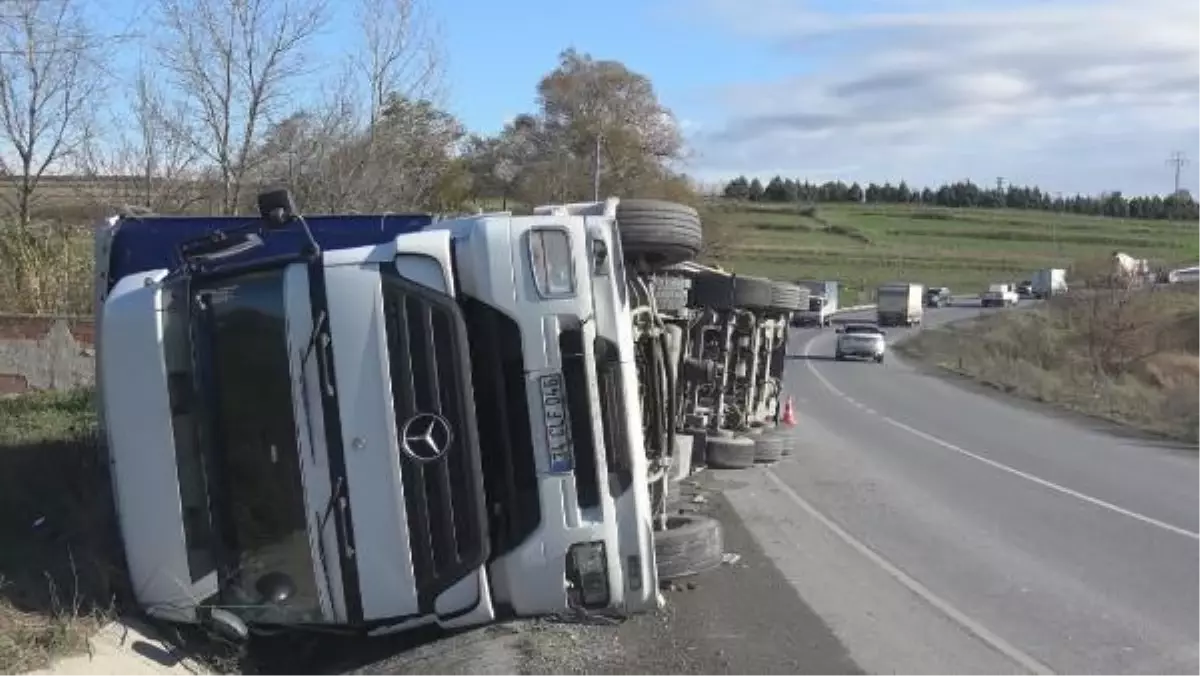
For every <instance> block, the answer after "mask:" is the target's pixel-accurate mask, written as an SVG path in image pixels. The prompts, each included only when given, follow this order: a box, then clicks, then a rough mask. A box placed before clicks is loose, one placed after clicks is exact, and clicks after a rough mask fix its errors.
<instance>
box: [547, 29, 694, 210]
mask: <svg viewBox="0 0 1200 676" xmlns="http://www.w3.org/2000/svg"><path fill="white" fill-rule="evenodd" d="M538 102H539V105H540V108H541V117H542V124H543V127H544V137H543V138H544V140H545V141H546V148H545V149H544V150H549V151H550V152H549V153H548V154H549V155H550V156H551V157H547V158H546V159H547V160H550V161H552V163H556V164H557V165H558V166H560V167H561V166H570V167H571V168H572V169H574V170H575V175H576V176H579V177H580V178H583V177H584V176H586V177H589V178H590V177H591V174H592V172H591V171H587V170H586V168H590V167H588V165H592V164H594V163H595V161H596V160H597V154H598V153H599V158H598V159H599V164H600V168H601V172H602V187H603V191H604V192H608V193H612V194H617V193H620V194H626V195H628V194H632V193H633V192H634V191H635V190H637V189H638V188H639V187H640V184H641V183H643V182H645V181H649V180H653V179H657V178H659V177H661V176H662V175H663V173H664V170H665V168H666V167H667V165H668V164H669V163H670V162H671V161H672V160H675V159H678V158H679V157H680V156H681V154H682V150H683V140H682V137H681V135H680V133H679V128H678V125H677V124H676V121H675V117H674V115H672V113H671V112H670V111H669V110H668V109H667V108H666V107H665V106H663V105H662V104H661V103H660V102H659V100H658V96H657V94H656V93H655V91H654V86H653V85H652V84H651V82H650V80H649V78H647V77H646V76H644V75H642V74H640V73H635V72H633V71H631V70H629V69H628V68H626V67H625V65H624V64H622V63H620V62H619V61H606V60H596V59H593V58H592V57H591V56H589V55H587V54H583V53H580V52H577V51H575V50H574V49H568V50H566V51H564V52H563V53H562V54H561V55H560V56H559V63H558V67H557V68H555V69H554V70H553V71H551V72H550V73H549V74H547V75H546V76H545V77H544V78H542V80H541V82H540V83H539V84H538ZM543 154H544V155H545V154H547V153H545V152H544V153H543ZM581 183H584V182H581ZM585 183H586V185H589V186H590V183H591V181H586V182H585ZM572 192H573V193H575V194H573V195H572V196H573V197H584V196H590V193H591V190H588V189H586V188H582V186H579V187H576V188H575V189H574V190H572ZM579 193H582V194H579Z"/></svg>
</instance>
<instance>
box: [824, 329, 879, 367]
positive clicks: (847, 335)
mask: <svg viewBox="0 0 1200 676" xmlns="http://www.w3.org/2000/svg"><path fill="white" fill-rule="evenodd" d="M837 332H838V337H837V347H836V348H835V350H834V353H833V358H834V359H836V360H837V361H846V359H848V358H850V357H854V358H856V359H873V360H875V363H876V364H882V363H883V355H884V354H885V353H886V352H887V341H886V340H884V338H885V336H886V335H887V334H885V333H884V332H883V329H881V328H879V327H878V326H876V325H874V324H846V325H845V326H842V327H840V328H838V330H837Z"/></svg>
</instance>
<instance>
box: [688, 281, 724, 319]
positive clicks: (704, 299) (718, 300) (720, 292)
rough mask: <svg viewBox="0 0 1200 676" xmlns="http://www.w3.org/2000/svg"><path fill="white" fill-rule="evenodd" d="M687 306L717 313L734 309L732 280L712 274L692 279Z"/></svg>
mask: <svg viewBox="0 0 1200 676" xmlns="http://www.w3.org/2000/svg"><path fill="white" fill-rule="evenodd" d="M688 305H689V306H691V307H703V308H709V309H711V310H716V311H718V312H724V311H726V310H732V309H733V307H734V304H733V278H732V277H729V276H726V275H714V274H702V275H697V276H696V277H693V278H692V290H691V294H690V296H689V298H688Z"/></svg>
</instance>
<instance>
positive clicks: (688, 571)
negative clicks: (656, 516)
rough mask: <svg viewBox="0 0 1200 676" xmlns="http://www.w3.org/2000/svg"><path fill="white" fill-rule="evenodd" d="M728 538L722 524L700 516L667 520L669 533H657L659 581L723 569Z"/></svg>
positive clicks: (655, 534) (656, 554)
mask: <svg viewBox="0 0 1200 676" xmlns="http://www.w3.org/2000/svg"><path fill="white" fill-rule="evenodd" d="M724 556H725V538H724V534H723V533H722V531H721V522H719V521H717V520H716V519H713V518H711V517H707V516H700V515H698V514H677V515H674V516H670V517H667V529H666V530H661V531H655V533H654V560H655V563H656V568H657V570H658V579H659V580H674V579H676V578H680V577H687V576H689V575H698V574H700V573H705V572H708V571H710V570H712V569H714V568H716V567H718V566H720V565H721V562H722V560H723V559H724Z"/></svg>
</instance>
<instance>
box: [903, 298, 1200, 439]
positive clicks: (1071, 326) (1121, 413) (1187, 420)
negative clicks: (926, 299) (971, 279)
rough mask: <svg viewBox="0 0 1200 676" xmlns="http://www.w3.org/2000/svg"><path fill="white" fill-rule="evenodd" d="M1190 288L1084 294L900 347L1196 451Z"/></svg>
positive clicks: (1199, 399)
mask: <svg viewBox="0 0 1200 676" xmlns="http://www.w3.org/2000/svg"><path fill="white" fill-rule="evenodd" d="M1197 308H1198V297H1197V293H1196V287H1195V286H1191V287H1190V288H1178V287H1176V288H1167V287H1158V288H1156V289H1153V290H1151V289H1142V290H1132V291H1130V290H1121V289H1089V290H1086V291H1081V292H1078V293H1072V294H1070V295H1069V296H1066V297H1063V298H1057V299H1055V300H1054V301H1052V302H1050V303H1047V304H1046V305H1045V306H1043V307H1040V308H1037V309H1034V310H1029V311H1024V310H1016V311H1010V312H1001V313H995V314H989V315H986V316H984V317H981V318H979V319H976V320H970V321H967V322H962V323H958V324H955V325H953V326H949V327H943V328H940V329H929V330H926V331H922V332H921V333H920V334H918V335H917V336H916V337H915V338H913V339H912V340H910V341H907V342H906V343H903V344H901V345H900V346H899V347H898V349H900V350H901V351H902V352H903V353H905V354H908V355H910V356H913V357H916V358H918V359H920V360H922V361H925V362H927V363H931V364H935V365H937V366H940V367H942V368H946V369H948V370H951V371H954V372H957V373H961V374H963V375H967V376H970V377H973V378H975V379H977V380H979V381H982V382H984V383H987V384H989V385H993V386H995V387H997V388H1000V389H1002V390H1004V391H1006V392H1010V393H1013V394H1016V395H1019V396H1023V397H1027V398H1030V399H1035V400H1038V401H1045V402H1050V403H1053V404H1056V405H1059V406H1063V407H1066V408H1069V409H1072V410H1076V411H1080V412H1083V413H1086V414H1089V415H1094V416H1098V417H1102V418H1107V419H1109V420H1113V421H1116V422H1119V423H1122V424H1126V425H1130V426H1133V427H1136V428H1139V429H1142V430H1146V431H1149V432H1153V433H1157V434H1161V435H1163V436H1167V437H1171V438H1175V439H1181V440H1185V441H1189V442H1193V443H1195V442H1196V441H1197V427H1198V426H1200V413H1198V410H1200V380H1198V376H1200V357H1198V356H1197V355H1198V349H1197V348H1198V346H1197V343H1198V332H1197V322H1198V321H1200V312H1198V309H1197Z"/></svg>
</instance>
